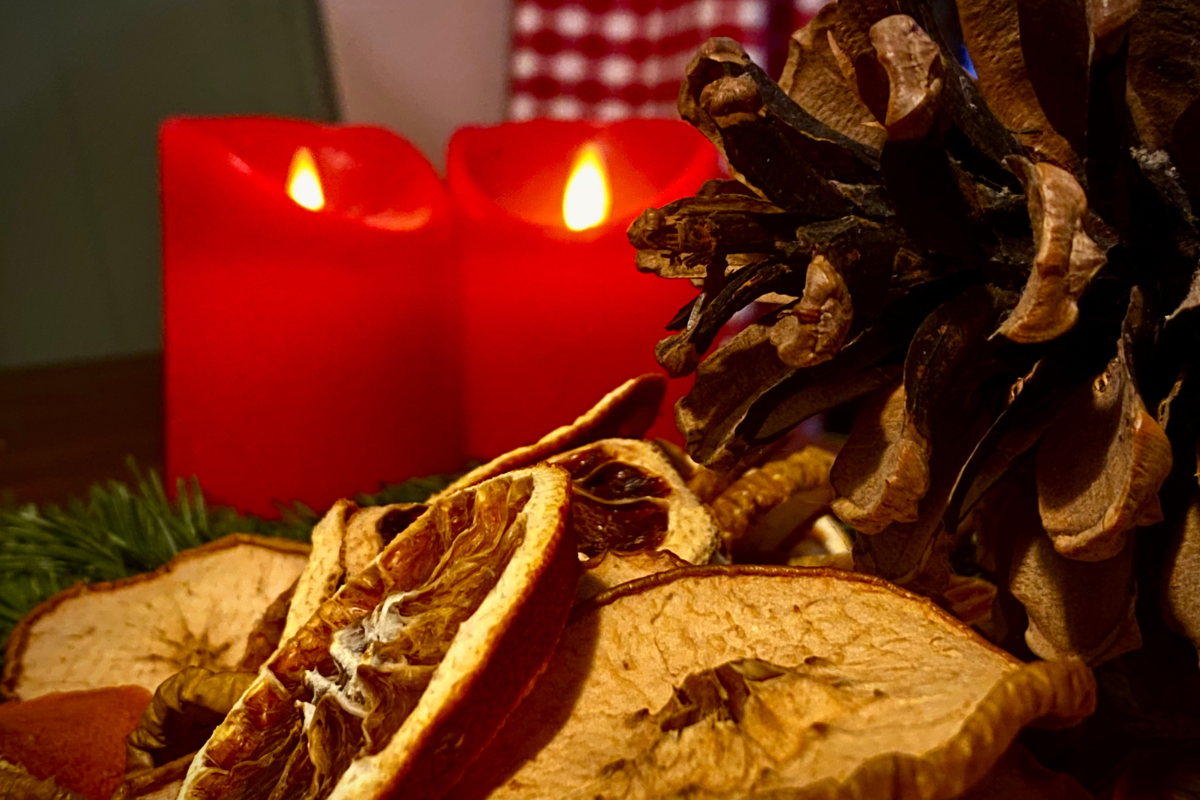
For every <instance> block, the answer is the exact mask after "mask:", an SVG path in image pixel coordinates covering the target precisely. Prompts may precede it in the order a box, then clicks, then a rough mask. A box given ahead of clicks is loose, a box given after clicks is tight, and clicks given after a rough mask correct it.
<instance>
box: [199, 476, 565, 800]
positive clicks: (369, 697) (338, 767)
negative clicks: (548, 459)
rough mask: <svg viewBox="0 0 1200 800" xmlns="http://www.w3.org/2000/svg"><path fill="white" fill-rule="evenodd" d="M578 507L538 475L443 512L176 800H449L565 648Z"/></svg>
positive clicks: (235, 721)
mask: <svg viewBox="0 0 1200 800" xmlns="http://www.w3.org/2000/svg"><path fill="white" fill-rule="evenodd" d="M569 501H570V477H569V476H568V475H567V473H566V471H565V470H563V469H561V468H558V467H553V466H545V465H542V466H536V467H533V468H531V469H527V470H520V471H516V472H511V473H507V474H505V475H502V476H499V477H497V478H493V479H491V480H488V481H485V482H484V483H481V484H479V485H477V486H472V487H469V488H467V489H465V490H463V491H460V492H456V493H454V494H451V495H448V496H444V497H441V498H440V499H438V500H437V501H435V502H433V503H432V504H431V506H430V508H429V510H428V512H427V513H425V514H424V515H422V516H421V517H420V518H419V519H417V520H416V521H415V522H413V523H412V524H411V525H409V526H407V527H406V529H405V530H404V531H402V532H401V533H400V534H399V535H397V536H396V538H395V539H393V540H392V541H391V542H390V543H389V544H388V545H387V547H386V548H385V549H384V551H383V552H382V553H381V554H380V555H379V557H378V558H376V559H375V560H374V561H372V562H371V564H369V565H368V566H367V568H366V569H364V570H362V571H361V572H360V573H358V574H357V575H355V576H352V577H351V578H349V579H348V580H347V581H346V583H345V585H343V586H342V588H341V589H339V590H338V592H337V593H336V594H335V595H334V597H333V598H331V599H330V600H328V601H327V602H325V603H324V604H322V606H321V607H320V608H319V609H318V610H317V612H316V614H314V615H313V617H312V618H311V619H310V620H309V621H308V622H307V623H305V625H304V626H303V627H302V628H301V629H300V630H299V631H298V632H297V633H296V635H295V636H293V637H292V638H291V639H290V640H289V641H287V642H286V643H285V644H284V645H282V646H281V647H280V649H279V650H278V651H277V652H276V654H275V655H274V656H273V657H272V658H271V660H270V661H268V662H267V664H266V665H265V666H264V667H263V669H262V670H261V672H260V675H259V677H258V679H257V680H256V681H255V682H254V684H252V685H251V687H250V689H249V690H247V692H246V693H245V694H244V695H243V696H242V698H241V700H240V701H239V702H238V704H237V706H235V707H234V709H233V711H232V712H230V714H229V715H228V717H226V719H225V722H224V723H222V724H221V725H220V726H219V727H218V728H217V730H216V732H215V733H214V734H213V736H212V737H211V738H210V739H209V741H208V742H207V743H206V744H205V746H204V748H203V749H202V750H201V751H200V753H199V754H198V755H197V757H196V759H195V761H194V762H193V764H192V767H191V769H190V770H189V772H188V776H187V779H186V781H185V783H184V787H183V790H182V791H181V793H180V797H181V798H182V797H186V798H194V799H196V800H199V798H227V799H228V800H233V799H234V798H255V799H257V798H263V800H265V799H266V798H268V797H276V796H278V797H287V798H297V800H299V798H326V797H330V798H337V799H340V798H350V797H353V798H356V800H371V798H383V797H388V796H393V795H397V796H404V797H434V796H438V795H440V794H441V792H442V791H443V790H444V788H445V787H446V786H448V785H449V784H450V783H451V782H452V781H453V780H454V779H455V778H456V777H457V776H458V774H459V773H461V771H462V770H463V769H465V768H466V765H467V764H468V763H469V761H470V760H471V758H472V756H473V755H474V754H475V753H477V752H478V751H479V749H480V748H482V747H483V746H484V745H485V744H486V743H487V741H488V740H489V739H490V738H491V737H492V736H493V735H494V734H495V731H496V729H497V727H498V726H499V723H500V722H501V721H502V720H503V718H504V717H505V716H506V715H507V714H508V713H509V711H510V710H511V709H512V708H513V707H514V706H515V705H516V703H517V702H518V701H519V700H520V698H521V697H522V696H523V695H524V694H525V693H526V692H527V691H528V688H529V686H530V685H531V683H532V681H533V679H534V677H535V676H536V675H537V673H538V672H539V671H540V669H541V668H542V666H543V665H544V662H545V660H546V659H547V658H548V657H549V655H550V652H551V651H552V649H553V647H554V644H555V641H556V640H557V637H558V633H559V631H560V630H561V628H562V624H563V622H564V620H565V617H566V613H567V610H568V609H569V607H570V605H571V600H572V598H573V596H574V593H575V588H576V583H577V579H578V558H577V556H576V552H575V547H574V542H572V541H571V539H570V533H569V530H568V527H567V524H566V519H567V512H568V508H569Z"/></svg>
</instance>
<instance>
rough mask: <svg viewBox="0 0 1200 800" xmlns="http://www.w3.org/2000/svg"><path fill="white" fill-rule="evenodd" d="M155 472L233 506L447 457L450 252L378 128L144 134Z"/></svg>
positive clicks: (436, 201)
mask: <svg viewBox="0 0 1200 800" xmlns="http://www.w3.org/2000/svg"><path fill="white" fill-rule="evenodd" d="M160 158H161V178H162V212H163V262H164V266H163V288H164V327H165V383H166V387H165V394H166V415H167V437H166V451H167V452H166V459H167V473H168V477H170V478H172V479H174V478H175V477H190V476H192V475H196V476H197V477H198V478H199V479H200V484H201V486H202V487H203V488H204V490H205V492H206V494H207V495H209V496H210V497H211V498H212V499H213V500H215V501H217V502H225V503H229V504H232V505H235V506H237V507H238V508H240V509H243V510H245V511H250V512H254V513H258V514H271V513H272V512H274V506H273V504H272V501H291V500H300V501H302V502H304V503H306V504H308V505H309V506H311V507H312V508H314V509H317V510H321V509H323V508H324V507H326V506H327V505H328V504H329V503H331V502H332V501H333V500H335V499H337V498H339V497H343V496H348V495H352V494H354V493H355V492H369V491H375V490H377V489H378V487H379V485H380V482H381V481H386V482H396V481H401V480H404V479H406V478H408V477H412V476H416V475H425V474H429V473H432V472H439V471H449V470H453V469H456V468H458V467H459V466H460V465H461V463H462V461H463V452H462V439H461V435H460V431H461V427H460V425H459V422H460V417H461V410H460V405H459V399H460V397H461V386H460V384H459V370H458V367H457V365H458V359H459V341H460V340H459V338H458V337H459V331H458V326H457V324H455V321H454V319H453V318H452V316H453V315H452V314H451V313H450V312H449V311H447V309H448V308H452V305H453V301H454V298H455V297H456V294H457V291H458V290H457V283H458V281H457V272H456V269H457V260H456V258H455V257H454V256H453V255H452V253H451V252H450V247H449V234H450V211H449V204H448V202H447V198H446V195H445V191H444V188H443V186H442V184H441V182H440V181H439V180H438V178H437V175H436V174H435V172H434V170H433V168H432V167H431V166H430V164H429V163H428V162H427V161H426V160H425V158H424V157H423V156H421V154H420V153H419V152H417V150H415V149H414V148H413V147H412V146H411V145H410V144H409V143H408V142H406V141H405V140H403V139H401V138H399V137H398V136H396V135H394V134H392V133H389V132H388V131H385V130H383V129H381V128H373V127H342V128H338V127H332V126H323V125H317V124H312V123H307V122H298V121H291V120H281V119H264V118H215V119H214V118H209V119H204V118H195V119H188V118H181V119H174V120H170V121H168V122H166V123H165V124H164V125H163V126H162V129H161V132H160Z"/></svg>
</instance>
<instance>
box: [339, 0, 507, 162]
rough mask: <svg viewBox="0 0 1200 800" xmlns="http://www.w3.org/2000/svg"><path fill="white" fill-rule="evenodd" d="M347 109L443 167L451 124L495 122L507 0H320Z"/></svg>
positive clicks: (347, 114)
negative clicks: (402, 138) (409, 143)
mask: <svg viewBox="0 0 1200 800" xmlns="http://www.w3.org/2000/svg"><path fill="white" fill-rule="evenodd" d="M323 5H324V10H325V31H326V38H327V40H328V42H329V55H330V61H331V65H332V68H333V74H334V77H335V82H336V84H337V87H338V92H339V94H340V97H341V106H342V116H343V118H344V119H345V120H346V121H348V122H372V123H377V124H380V125H384V126H385V127H388V128H391V129H392V130H395V131H397V132H399V133H400V134H402V135H404V136H405V137H407V138H408V139H409V140H410V141H412V142H413V143H414V144H416V145H417V146H418V147H419V148H421V150H422V151H423V152H424V153H425V154H426V155H427V156H428V157H429V158H430V160H431V161H433V163H434V164H435V165H436V166H437V167H438V169H439V170H440V169H441V168H442V166H443V163H444V160H445V149H446V142H447V141H448V140H449V138H450V134H451V133H452V132H453V131H454V129H455V128H458V127H460V126H462V125H466V124H470V123H494V122H499V121H500V120H501V119H502V118H503V116H504V103H505V98H506V94H507V86H508V74H507V65H508V42H509V8H510V3H509V0H400V1H399V2H397V0H323Z"/></svg>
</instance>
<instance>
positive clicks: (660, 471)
mask: <svg viewBox="0 0 1200 800" xmlns="http://www.w3.org/2000/svg"><path fill="white" fill-rule="evenodd" d="M546 463H548V464H557V465H558V466H561V467H563V468H564V469H566V470H567V472H569V473H571V480H572V484H573V486H574V490H573V492H572V499H571V527H572V529H573V530H574V531H575V542H576V545H577V546H578V547H579V552H580V553H582V554H583V555H585V556H588V557H591V556H595V555H598V554H600V553H603V552H605V551H607V550H615V551H618V552H626V553H627V552H633V551H637V550H664V551H668V552H671V553H674V554H675V555H677V556H679V557H680V558H682V559H683V560H684V561H686V562H688V563H690V564H703V563H705V562H707V561H708V559H709V558H710V557H711V556H712V554H713V553H714V552H715V551H716V549H717V545H718V544H719V543H720V540H721V532H720V529H719V528H718V527H717V522H716V519H715V518H714V517H713V514H712V512H711V511H710V510H709V508H708V506H706V505H704V504H703V503H701V502H700V501H699V500H697V499H696V496H695V495H694V494H692V492H691V490H690V489H688V488H687V484H685V483H684V482H683V478H681V477H680V475H679V473H678V472H677V471H676V470H675V467H674V466H673V465H672V464H671V462H670V461H668V460H667V457H666V456H665V455H664V454H663V452H662V451H661V450H659V449H658V446H657V445H655V444H654V443H652V442H647V441H643V440H641V439H603V440H601V441H598V442H593V443H591V444H587V445H584V446H583V447H578V448H576V449H574V450H568V451H567V452H565V453H559V454H558V455H555V456H551V457H550V458H548V459H547V460H546Z"/></svg>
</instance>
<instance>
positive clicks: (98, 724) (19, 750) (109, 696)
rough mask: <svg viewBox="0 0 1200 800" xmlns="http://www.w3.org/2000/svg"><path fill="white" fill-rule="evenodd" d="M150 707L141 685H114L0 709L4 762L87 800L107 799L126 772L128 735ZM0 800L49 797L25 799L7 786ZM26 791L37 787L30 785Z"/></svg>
mask: <svg viewBox="0 0 1200 800" xmlns="http://www.w3.org/2000/svg"><path fill="white" fill-rule="evenodd" d="M149 703H150V693H149V692H147V691H146V690H145V689H143V688H142V687H140V686H110V687H106V688H103V689H93V690H91V691H86V692H57V693H54V694H49V695H43V696H41V697H37V698H35V699H33V700H29V701H26V702H16V703H4V704H2V705H0V761H7V762H11V763H13V764H17V765H20V767H21V768H22V769H24V770H27V771H28V772H29V774H30V775H31V776H32V777H33V778H36V779H38V780H51V779H52V780H53V781H54V782H55V783H57V785H58V786H60V787H62V788H63V789H66V790H70V791H72V792H77V793H78V794H80V795H83V796H84V797H86V798H88V800H108V797H109V795H111V794H112V793H113V790H114V789H116V788H117V786H118V785H119V784H120V783H121V777H122V775H123V774H124V772H125V735H126V734H127V733H129V732H130V731H131V730H133V729H134V728H135V727H137V724H138V717H139V716H140V715H141V714H142V712H143V711H144V710H145V708H146V706H147V705H148V704H149ZM18 777H19V776H18V775H13V774H9V775H8V776H0V797H3V798H5V799H6V800H8V799H9V798H14V799H16V800H20V799H21V798H25V797H30V798H33V797H38V796H39V795H40V796H43V797H45V798H46V800H49V796H48V795H42V794H41V793H42V791H44V790H47V789H48V788H49V787H42V788H41V789H40V790H37V791H32V792H31V793H30V794H25V792H24V791H23V790H22V788H21V787H20V786H13V785H8V786H5V785H4V784H5V782H6V780H5V779H6V778H10V779H11V778H18ZM25 788H27V789H31V790H32V789H34V788H35V787H33V786H32V785H31V786H27V787H25Z"/></svg>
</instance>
